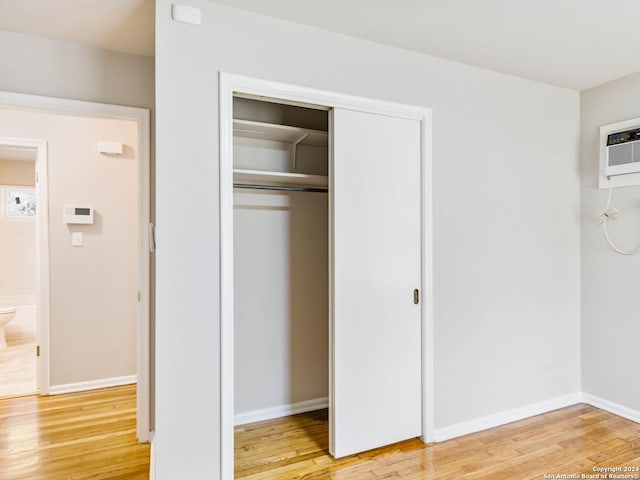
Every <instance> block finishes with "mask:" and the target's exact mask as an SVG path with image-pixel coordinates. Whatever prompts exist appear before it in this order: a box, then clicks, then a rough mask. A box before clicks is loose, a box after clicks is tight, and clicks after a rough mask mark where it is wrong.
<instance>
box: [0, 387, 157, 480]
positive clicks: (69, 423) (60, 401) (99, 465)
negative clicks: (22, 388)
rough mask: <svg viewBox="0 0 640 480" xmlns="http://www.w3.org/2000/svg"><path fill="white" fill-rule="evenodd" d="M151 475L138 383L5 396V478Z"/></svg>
mask: <svg viewBox="0 0 640 480" xmlns="http://www.w3.org/2000/svg"><path fill="white" fill-rule="evenodd" d="M148 478H149V445H146V444H139V443H138V442H137V440H136V387H135V386H134V385H128V386H124V387H115V388H107V389H101V390H94V391H91V392H83V393H74V394H69V395H56V396H49V397H38V396H30V397H16V398H6V399H1V400H0V479H3V480H4V479H7V480H8V479H20V480H31V479H33V480H63V479H65V480H66V479H68V480H85V479H102V480H125V479H127V480H147V479H148Z"/></svg>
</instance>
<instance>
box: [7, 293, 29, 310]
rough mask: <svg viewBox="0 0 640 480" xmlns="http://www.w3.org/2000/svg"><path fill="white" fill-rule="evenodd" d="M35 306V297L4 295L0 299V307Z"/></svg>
mask: <svg viewBox="0 0 640 480" xmlns="http://www.w3.org/2000/svg"><path fill="white" fill-rule="evenodd" d="M35 304H36V295H35V293H34V294H30V295H4V296H1V297H0V307H24V306H28V305H34V306H35Z"/></svg>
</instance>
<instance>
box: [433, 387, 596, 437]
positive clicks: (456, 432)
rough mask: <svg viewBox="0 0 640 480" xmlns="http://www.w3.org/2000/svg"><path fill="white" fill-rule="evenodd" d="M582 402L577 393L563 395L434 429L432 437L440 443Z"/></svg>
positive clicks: (580, 396)
mask: <svg viewBox="0 0 640 480" xmlns="http://www.w3.org/2000/svg"><path fill="white" fill-rule="evenodd" d="M582 400H583V398H582V395H581V394H580V393H579V392H576V393H572V394H569V395H563V396H561V397H556V398H551V399H549V400H545V401H542V402H538V403H533V404H531V405H525V406H524V407H518V408H514V409H512V410H506V411H504V412H500V413H494V414H492V415H487V416H486V417H481V418H476V419H474V420H469V421H466V422H461V423H456V424H455V425H450V426H448V427H443V428H436V429H435V431H434V435H433V436H434V439H435V441H436V442H442V441H444V440H449V439H451V438H455V437H461V436H463V435H468V434H469V433H475V432H480V431H482V430H487V429H489V428H494V427H499V426H500V425H505V424H507V423H511V422H516V421H518V420H523V419H525V418H528V417H533V416H535V415H540V414H542V413H547V412H550V411H552V410H557V409H559V408H564V407H568V406H570V405H575V404H576V403H581V402H582Z"/></svg>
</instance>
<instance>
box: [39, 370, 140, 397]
mask: <svg viewBox="0 0 640 480" xmlns="http://www.w3.org/2000/svg"><path fill="white" fill-rule="evenodd" d="M133 383H136V376H135V375H126V376H124V377H112V378H103V379H100V380H90V381H88V382H77V383H65V384H63V385H51V386H50V387H49V394H50V395H62V394H63V393H75V392H86V391H87V390H95V389H98V388H109V387H120V386H122V385H131V384H133Z"/></svg>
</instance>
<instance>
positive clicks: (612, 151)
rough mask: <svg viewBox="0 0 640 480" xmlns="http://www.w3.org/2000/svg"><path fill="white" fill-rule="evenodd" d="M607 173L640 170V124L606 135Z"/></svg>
mask: <svg viewBox="0 0 640 480" xmlns="http://www.w3.org/2000/svg"><path fill="white" fill-rule="evenodd" d="M605 155H606V157H605V171H604V173H605V175H606V176H607V177H610V176H612V175H624V174H627V173H636V172H640V125H636V126H634V127H632V128H627V129H625V130H621V131H614V132H608V133H607V136H606V154H605Z"/></svg>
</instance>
